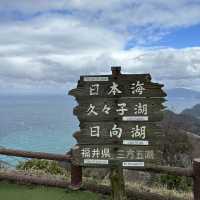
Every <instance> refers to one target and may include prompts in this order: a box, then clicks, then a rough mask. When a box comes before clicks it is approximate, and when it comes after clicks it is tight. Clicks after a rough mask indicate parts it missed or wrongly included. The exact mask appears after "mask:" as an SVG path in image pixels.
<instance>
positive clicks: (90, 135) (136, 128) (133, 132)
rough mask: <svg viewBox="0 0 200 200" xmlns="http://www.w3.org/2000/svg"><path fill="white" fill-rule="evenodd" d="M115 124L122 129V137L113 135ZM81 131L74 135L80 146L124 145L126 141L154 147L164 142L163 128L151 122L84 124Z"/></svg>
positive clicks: (81, 124) (81, 125)
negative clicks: (141, 142)
mask: <svg viewBox="0 0 200 200" xmlns="http://www.w3.org/2000/svg"><path fill="white" fill-rule="evenodd" d="M115 124H116V125H117V127H120V128H121V129H122V133H121V135H120V137H117V136H113V135H112V134H111V130H112V128H113V127H114V125H115ZM98 127H99V128H98ZM144 127H145V129H144ZM80 129H81V130H80V131H77V132H76V133H75V134H74V137H75V138H76V140H77V141H78V143H79V144H91V143H92V144H100V143H102V144H112V143H113V144H123V141H124V140H141V141H148V142H149V145H153V144H159V143H162V142H163V140H164V138H163V137H164V135H163V133H162V130H161V128H159V127H158V126H156V125H155V124H154V123H149V122H138V123H136V122H118V123H116V122H115V123H114V122H85V123H84V122H83V123H80ZM97 129H98V132H97V131H96V130H97ZM92 131H94V132H92ZM95 131H96V132H95Z"/></svg>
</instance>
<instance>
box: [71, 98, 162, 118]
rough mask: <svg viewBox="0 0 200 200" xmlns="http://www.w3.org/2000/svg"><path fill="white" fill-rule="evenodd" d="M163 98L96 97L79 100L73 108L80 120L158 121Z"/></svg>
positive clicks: (160, 116)
mask: <svg viewBox="0 0 200 200" xmlns="http://www.w3.org/2000/svg"><path fill="white" fill-rule="evenodd" d="M163 102H164V99H160V98H157V99H154V100H152V99H143V98H142V99H135V98H120V99H113V98H109V99H108V98H107V99H106V98H96V99H90V100H80V101H79V103H80V105H79V106H77V107H76V108H75V109H74V114H75V115H77V117H78V119H79V120H80V121H114V120H116V121H159V118H160V119H162V113H161V112H160V110H163V109H164V108H165V107H164V106H163V105H162V103H163Z"/></svg>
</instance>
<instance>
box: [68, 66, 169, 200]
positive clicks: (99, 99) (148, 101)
mask: <svg viewBox="0 0 200 200" xmlns="http://www.w3.org/2000/svg"><path fill="white" fill-rule="evenodd" d="M120 71H121V68H120V67H112V75H94V76H81V77H80V80H79V81H78V85H77V88H75V89H72V90H71V91H70V92H69V94H70V95H72V96H74V97H75V98H76V100H77V102H78V104H79V105H78V106H77V107H75V108H74V114H75V115H76V116H77V117H78V119H79V121H80V131H78V132H76V133H75V134H74V137H75V138H76V140H77V142H78V145H76V146H75V147H74V148H73V150H72V157H73V164H74V166H77V167H80V166H83V167H109V168H111V175H110V177H111V185H112V187H113V192H112V197H113V199H114V200H117V199H119V200H122V199H126V197H125V190H124V180H123V173H122V169H123V168H129V167H132V168H133V167H135V168H138V167H144V166H145V165H146V164H148V165H149V164H152V165H156V164H158V163H159V161H160V160H161V157H162V151H161V148H160V146H161V144H162V133H161V130H160V128H159V127H158V126H157V125H156V122H158V121H160V120H162V117H163V116H162V115H163V114H162V110H163V109H164V108H165V107H164V106H163V103H164V101H165V100H164V97H165V96H166V94H165V92H164V91H163V90H162V87H163V85H161V84H158V83H152V82H151V76H150V75H149V74H121V73H120Z"/></svg>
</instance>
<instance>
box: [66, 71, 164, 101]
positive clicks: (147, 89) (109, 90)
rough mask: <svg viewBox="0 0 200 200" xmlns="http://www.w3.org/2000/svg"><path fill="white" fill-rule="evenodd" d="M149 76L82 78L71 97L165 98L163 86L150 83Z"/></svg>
mask: <svg viewBox="0 0 200 200" xmlns="http://www.w3.org/2000/svg"><path fill="white" fill-rule="evenodd" d="M150 80H151V78H150V75H149V74H141V75H139V74H138V75H135V74H133V75H131V74H130V75H120V76H118V77H113V76H111V75H102V76H96V75H95V76H81V77H80V81H79V82H78V86H77V88H76V89H73V90H71V91H70V93H69V94H70V95H72V96H75V97H76V98H77V99H80V98H82V99H83V98H88V97H91V98H95V97H106V98H113V97H124V96H127V97H151V98H152V97H165V96H166V93H165V92H164V91H163V90H162V89H161V88H162V87H163V85H161V84H158V83H152V82H150Z"/></svg>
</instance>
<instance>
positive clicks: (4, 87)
mask: <svg viewBox="0 0 200 200" xmlns="http://www.w3.org/2000/svg"><path fill="white" fill-rule="evenodd" d="M111 66H121V67H122V73H150V74H151V76H152V78H153V80H154V81H155V82H159V83H163V84H165V87H166V88H177V87H184V88H188V89H193V90H197V91H200V0H178V1H174V0H167V1H166V0H143V1H139V0H121V1H120V0H109V1H103V0H95V1H94V0H18V1H12V0H0V93H67V91H68V90H69V89H70V88H74V87H76V82H77V80H78V79H79V76H80V75H87V74H109V73H111V71H110V67H111Z"/></svg>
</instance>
